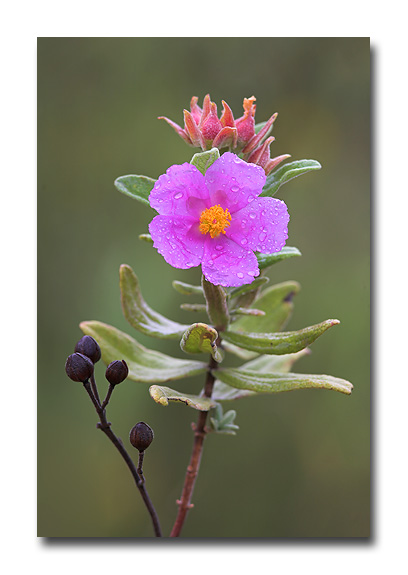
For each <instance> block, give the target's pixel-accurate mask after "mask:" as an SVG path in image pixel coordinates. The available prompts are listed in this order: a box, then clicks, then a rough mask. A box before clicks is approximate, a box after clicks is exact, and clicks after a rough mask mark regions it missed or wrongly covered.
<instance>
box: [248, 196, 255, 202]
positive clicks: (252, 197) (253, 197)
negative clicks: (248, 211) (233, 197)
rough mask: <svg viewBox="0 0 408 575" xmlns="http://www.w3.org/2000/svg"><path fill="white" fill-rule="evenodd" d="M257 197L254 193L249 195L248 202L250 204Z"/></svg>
mask: <svg viewBox="0 0 408 575" xmlns="http://www.w3.org/2000/svg"><path fill="white" fill-rule="evenodd" d="M254 199H255V196H253V195H252V194H251V195H250V196H248V204H250V203H251V202H253V201H254Z"/></svg>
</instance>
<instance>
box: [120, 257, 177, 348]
mask: <svg viewBox="0 0 408 575" xmlns="http://www.w3.org/2000/svg"><path fill="white" fill-rule="evenodd" d="M119 276H120V291H121V301H122V309H123V314H124V316H125V318H126V319H127V321H128V322H129V323H130V325H131V326H132V327H134V328H135V329H137V330H138V331H140V332H141V333H144V334H146V335H151V336H153V337H157V338H159V339H180V338H181V336H182V335H183V333H184V332H185V331H186V329H187V328H188V325H183V324H181V323H177V322H175V321H172V320H170V319H167V318H166V317H164V316H162V315H161V314H159V313H158V312H156V311H154V310H153V309H152V308H151V307H149V306H148V305H147V303H146V302H145V301H144V299H143V297H142V292H141V291H140V285H139V280H138V278H137V276H136V274H135V273H134V271H133V270H132V268H131V267H130V266H127V265H121V266H120V271H119Z"/></svg>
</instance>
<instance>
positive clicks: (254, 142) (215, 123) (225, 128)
mask: <svg viewBox="0 0 408 575" xmlns="http://www.w3.org/2000/svg"><path fill="white" fill-rule="evenodd" d="M255 101H256V98H255V96H251V97H250V98H244V103H243V108H244V114H243V115H242V116H241V117H240V118H237V119H236V120H235V119H234V115H233V113H232V111H231V108H230V107H229V106H228V104H227V103H226V102H224V100H223V101H222V105H223V112H222V114H221V117H220V118H218V114H217V105H216V104H215V102H211V98H210V95H209V94H207V95H206V96H205V98H204V102H203V108H200V106H198V104H197V102H198V98H197V97H196V96H194V97H193V98H191V102H190V110H191V112H188V111H187V110H184V128H182V127H181V126H179V125H178V124H176V123H175V122H173V121H172V120H169V118H166V117H164V116H160V117H159V120H166V122H167V123H168V124H169V125H170V126H171V127H172V128H173V129H174V130H175V131H176V133H177V134H178V135H179V136H180V137H181V138H183V140H184V141H185V142H186V143H187V144H188V145H189V146H193V147H201V149H202V150H210V149H211V148H219V149H220V150H221V149H222V148H229V149H230V150H235V149H236V150H237V151H242V154H243V159H244V160H245V161H247V162H251V163H253V164H257V165H259V166H261V167H262V168H263V169H264V171H265V174H266V175H268V174H269V173H270V172H271V171H272V170H273V169H274V168H275V167H276V166H277V165H278V164H280V162H282V161H283V160H286V159H287V158H290V155H289V154H284V155H282V156H277V157H276V158H271V157H270V145H271V143H272V142H273V141H274V139H275V138H268V139H267V140H265V138H267V136H268V135H269V133H270V132H271V130H272V127H273V123H274V122H275V120H276V118H277V117H278V114H277V113H275V114H273V115H272V116H271V117H270V118H269V120H268V121H267V122H265V125H264V126H262V128H261V129H260V130H259V132H258V134H256V133H255V112H256V104H255Z"/></svg>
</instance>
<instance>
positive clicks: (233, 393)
mask: <svg viewBox="0 0 408 575" xmlns="http://www.w3.org/2000/svg"><path fill="white" fill-rule="evenodd" d="M309 354H310V350H309V348H305V349H302V350H301V351H298V352H297V353H289V354H287V355H259V356H258V357H257V358H256V359H253V360H251V361H248V362H247V363H244V364H243V365H241V366H240V367H238V368H237V370H239V371H256V372H257V373H288V372H289V371H290V369H291V367H292V366H293V364H294V363H295V362H296V361H298V360H299V359H301V358H302V357H304V356H305V355H309ZM255 394H256V392H255V391H249V390H247V389H237V388H235V387H231V386H230V385H227V384H226V383H223V382H222V381H220V380H219V379H216V380H215V383H214V387H213V394H212V397H213V399H215V400H216V401H226V400H233V399H240V398H241V397H247V396H248V395H255Z"/></svg>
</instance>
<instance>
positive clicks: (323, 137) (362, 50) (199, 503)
mask: <svg viewBox="0 0 408 575" xmlns="http://www.w3.org/2000/svg"><path fill="white" fill-rule="evenodd" d="M207 92H209V93H210V94H211V98H212V100H214V101H215V102H216V103H217V105H218V107H219V109H221V100H222V99H224V100H226V101H227V102H228V103H229V105H230V106H231V108H232V110H233V111H234V114H235V117H238V116H240V115H241V114H242V100H243V98H244V97H249V96H252V95H255V96H256V98H257V116H256V119H257V121H258V122H260V121H264V120H266V119H267V118H269V116H270V115H271V114H272V113H274V112H276V111H277V112H278V113H279V117H278V119H277V121H276V123H275V127H274V132H273V134H274V136H275V138H276V141H275V142H274V143H273V144H272V153H273V155H280V154H283V153H290V154H291V155H292V158H293V159H302V158H312V159H316V160H319V161H320V163H321V164H322V166H323V169H322V170H320V171H318V172H313V173H310V174H307V175H305V176H302V177H301V178H298V179H295V180H293V181H292V182H289V183H288V184H286V185H285V186H284V187H283V188H281V190H280V192H279V193H278V197H279V198H280V199H283V200H284V201H285V202H286V203H287V205H288V208H289V212H290V215H291V221H290V227H289V240H288V242H287V243H288V245H291V246H296V247H297V248H299V249H300V251H301V252H302V254H303V255H302V257H301V258H292V259H290V260H287V261H284V262H282V263H280V264H278V265H276V266H273V267H272V268H270V270H269V272H268V275H269V277H270V278H271V281H272V282H273V283H277V282H280V281H285V280H292V279H293V280H296V281H299V282H300V284H301V286H302V289H301V291H300V293H299V294H298V295H297V296H296V300H295V312H294V314H293V317H292V319H291V320H290V323H289V324H288V326H287V329H300V328H302V327H305V326H307V325H311V324H315V323H318V322H320V321H323V320H325V319H328V318H338V319H340V321H341V324H340V325H339V326H336V327H334V328H332V329H331V330H330V331H329V332H327V333H326V334H325V335H324V336H323V337H321V338H320V339H318V340H317V341H316V342H315V343H314V344H313V345H312V347H311V349H312V354H311V355H310V356H309V357H307V358H304V359H303V360H301V361H300V362H299V363H298V364H297V366H296V368H297V371H301V372H305V373H327V374H331V375H335V376H338V377H342V378H345V379H348V380H350V381H351V382H352V383H353V384H354V392H353V394H352V395H351V396H350V397H348V396H344V395H341V394H337V393H335V392H328V391H314V390H313V391H312V390H308V391H298V392H294V393H287V394H278V395H274V396H258V397H251V398H247V399H242V400H239V401H237V402H235V403H231V402H229V403H225V404H224V406H225V408H229V409H231V408H233V409H236V410H237V412H238V415H237V420H236V423H238V424H239V426H240V430H239V432H238V434H237V435H236V436H235V437H230V436H221V435H215V434H213V435H210V436H209V437H208V438H207V440H206V445H205V449H204V454H203V459H202V466H201V470H200V475H199V478H198V481H197V484H196V490H195V493H194V497H193V501H194V504H195V508H194V510H193V511H192V512H191V513H190V515H189V517H188V519H187V522H186V525H185V528H184V531H183V536H184V537H194V538H197V537H205V538H219V537H234V538H235V537H251V538H299V537H313V538H324V537H341V538H356V537H358V538H361V537H368V536H369V535H370V291H369V290H370V259H369V256H370V45H369V39H368V38H40V39H39V40H38V535H39V536H42V537H70V538H74V537H149V536H151V534H152V530H151V525H150V519H149V517H148V515H147V513H146V511H145V508H144V506H143V505H142V503H141V499H140V497H139V494H138V493H137V491H136V489H135V487H134V484H133V482H132V479H131V476H130V474H129V472H128V470H127V468H126V466H125V465H124V463H123V461H122V460H121V459H120V457H119V456H118V454H117V452H116V450H115V449H114V448H113V447H112V446H111V444H110V443H109V441H108V440H107V439H106V437H105V436H104V435H103V434H102V433H100V432H99V431H97V430H96V428H95V424H96V421H97V418H96V414H95V412H94V410H93V407H92V405H91V403H90V401H89V400H88V398H87V396H86V394H85V392H84V390H83V389H82V386H81V385H80V384H75V383H73V382H70V380H68V378H67V377H66V374H65V371H64V364H65V359H66V357H67V355H69V354H70V353H72V351H73V348H74V346H75V342H76V341H77V340H78V339H79V338H80V337H81V335H82V334H81V332H80V330H79V327H78V324H79V322H80V321H82V320H90V319H98V320H100V321H104V322H106V323H111V324H113V325H115V326H116V327H118V328H120V329H123V330H124V331H127V332H128V333H130V334H131V335H133V336H135V337H136V338H137V339H138V340H139V341H140V342H141V343H143V344H144V345H146V346H148V347H151V348H154V349H157V350H160V351H163V352H165V353H168V354H171V355H176V356H178V357H182V352H181V351H180V349H179V347H178V345H177V342H164V341H161V340H153V339H150V338H148V337H145V336H143V335H141V334H137V333H136V332H135V331H134V330H133V329H132V328H131V327H130V326H128V325H127V323H126V321H125V320H124V319H123V317H122V313H121V307H120V297H119V296H120V294H119V285H118V270H119V266H120V264H122V263H127V264H129V265H130V266H132V267H133V269H134V270H135V271H136V273H137V274H138V276H139V278H140V280H141V284H142V291H143V294H144V296H145V299H146V300H147V301H148V303H149V304H150V305H151V306H152V307H153V308H155V309H157V310H158V311H159V312H161V313H162V314H164V315H166V316H168V317H170V318H172V319H175V320H178V321H181V322H183V323H189V322H193V321H196V320H197V319H198V316H197V315H192V314H189V313H187V312H185V311H182V310H180V308H179V306H180V304H181V303H183V302H185V301H187V300H186V298H183V296H181V295H180V294H178V293H177V292H175V291H174V290H173V289H172V287H171V282H172V281H173V280H174V279H178V280H181V281H186V282H190V283H198V282H199V281H200V271H199V269H198V268H196V269H193V270H188V271H183V270H176V269H173V268H171V267H170V266H168V265H167V264H166V263H165V261H164V260H163V259H162V258H161V256H159V255H158V254H157V253H156V251H155V250H154V249H153V248H152V247H151V246H150V245H148V244H146V243H144V242H141V241H140V240H138V235H139V234H140V233H145V232H147V226H148V223H149V221H150V220H151V218H152V216H153V215H154V212H153V211H152V210H151V209H150V208H148V207H147V206H143V205H141V204H139V203H137V202H135V201H133V200H131V199H130V198H128V197H125V196H123V195H121V194H120V193H119V192H117V191H116V190H115V188H114V185H113V182H114V180H115V178H116V177H118V176H120V175H124V174H130V173H136V174H145V175H148V176H151V177H154V178H156V177H158V176H159V175H160V174H162V173H163V172H164V171H165V170H166V169H167V168H168V167H169V166H170V165H171V164H175V163H182V162H184V161H188V160H189V159H190V158H191V156H192V154H193V153H194V152H195V151H198V150H194V149H192V148H188V147H187V146H186V145H185V144H184V142H183V141H182V140H181V139H179V138H178V137H177V136H176V134H175V133H174V132H173V130H172V129H171V128H170V127H169V126H168V125H167V124H166V123H165V122H163V121H158V120H157V117H158V116H161V115H165V116H167V117H169V118H171V119H173V120H174V121H177V122H179V123H181V122H182V110H183V108H188V106H189V102H190V98H191V96H193V95H196V96H198V97H199V103H200V104H201V103H202V98H203V97H204V95H205V94H206V93H207ZM188 301H196V300H188ZM203 319H204V318H203ZM103 374H104V367H103V366H102V365H101V364H100V363H99V364H97V366H96V376H97V380H98V381H99V382H100V386H102V388H105V382H104V377H103ZM173 383H174V384H172V386H173V387H175V388H177V389H180V390H182V391H186V392H190V393H194V392H198V391H199V389H200V388H201V385H202V381H201V378H192V379H189V380H181V381H180V382H173ZM108 416H109V420H110V421H112V422H113V426H114V429H115V431H116V432H117V433H118V434H119V435H120V436H121V437H122V438H123V439H124V441H125V442H127V436H128V433H129V430H130V428H131V427H132V426H133V425H134V424H135V423H136V422H137V421H140V420H143V421H146V422H147V423H149V424H150V425H151V426H152V427H153V429H154V431H155V441H154V442H153V444H152V446H151V447H150V448H149V451H148V452H147V453H146V457H145V474H146V477H147V481H148V483H147V485H148V490H149V493H150V495H151V497H152V499H153V501H154V504H155V506H156V509H157V511H158V513H159V515H160V518H161V523H162V527H163V531H164V533H165V534H168V533H169V532H170V529H171V526H172V524H173V521H174V518H175V515H176V504H175V501H176V499H177V498H178V497H179V496H180V493H181V488H182V483H183V480H184V474H185V470H186V466H187V463H188V460H189V456H190V450H191V445H192V432H191V423H192V422H193V421H195V420H196V417H197V412H195V411H194V410H192V409H190V408H187V407H185V406H184V405H181V404H172V405H170V406H168V407H166V408H165V407H162V406H159V405H157V404H155V403H154V402H153V400H152V399H151V398H150V396H149V394H148V386H146V385H143V384H136V383H133V382H130V381H129V382H127V383H125V384H122V385H121V386H120V387H119V388H118V389H117V390H116V392H115V394H114V396H113V399H112V403H111V405H110V406H109V412H108Z"/></svg>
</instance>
